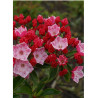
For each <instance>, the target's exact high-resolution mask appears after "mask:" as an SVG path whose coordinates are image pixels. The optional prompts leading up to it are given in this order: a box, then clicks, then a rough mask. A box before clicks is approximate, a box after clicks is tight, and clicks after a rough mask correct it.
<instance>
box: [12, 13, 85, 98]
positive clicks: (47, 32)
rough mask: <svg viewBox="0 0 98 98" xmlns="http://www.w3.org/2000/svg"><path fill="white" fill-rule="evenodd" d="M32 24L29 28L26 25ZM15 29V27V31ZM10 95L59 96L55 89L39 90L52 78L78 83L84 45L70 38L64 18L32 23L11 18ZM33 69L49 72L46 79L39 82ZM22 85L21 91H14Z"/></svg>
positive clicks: (21, 16)
mask: <svg viewBox="0 0 98 98" xmlns="http://www.w3.org/2000/svg"><path fill="white" fill-rule="evenodd" d="M31 21H32V27H29V22H31ZM17 25H18V27H17ZM13 40H14V45H13V73H14V89H15V91H14V93H15V94H18V93H25V94H29V95H30V96H32V95H33V97H34V98H35V97H37V96H45V95H51V94H59V93H60V91H58V90H55V89H50V88H48V89H45V90H44V91H42V88H43V87H44V86H45V84H46V83H48V82H50V81H52V80H53V79H55V78H56V77H58V76H59V77H64V78H65V81H69V80H70V79H72V80H73V81H74V82H76V83H78V82H79V79H81V78H82V77H83V71H82V70H83V56H84V43H82V42H81V41H80V40H78V38H73V37H72V36H71V30H70V26H68V20H67V18H64V19H62V20H61V19H60V17H59V16H57V17H55V16H51V17H48V18H43V16H41V15H38V16H37V18H36V19H33V20H32V19H31V16H27V17H26V18H25V17H24V16H23V14H20V16H17V15H15V16H14V21H13ZM36 68H39V69H41V68H48V69H50V72H49V77H48V78H44V79H42V80H40V81H39V79H38V77H37V74H36V70H35V69H36ZM21 83H24V84H23V85H22V86H21V87H18V86H19V85H20V84H21Z"/></svg>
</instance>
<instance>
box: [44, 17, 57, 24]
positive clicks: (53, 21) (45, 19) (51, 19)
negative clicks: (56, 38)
mask: <svg viewBox="0 0 98 98" xmlns="http://www.w3.org/2000/svg"><path fill="white" fill-rule="evenodd" d="M48 19H50V21H51V22H52V24H54V23H55V19H56V17H55V16H51V17H48V18H44V22H46V21H47V20H48Z"/></svg>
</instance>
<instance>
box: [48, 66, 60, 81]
mask: <svg viewBox="0 0 98 98" xmlns="http://www.w3.org/2000/svg"><path fill="white" fill-rule="evenodd" d="M57 71H58V67H57V68H50V72H49V81H51V80H53V79H54V78H55V77H56V75H57Z"/></svg>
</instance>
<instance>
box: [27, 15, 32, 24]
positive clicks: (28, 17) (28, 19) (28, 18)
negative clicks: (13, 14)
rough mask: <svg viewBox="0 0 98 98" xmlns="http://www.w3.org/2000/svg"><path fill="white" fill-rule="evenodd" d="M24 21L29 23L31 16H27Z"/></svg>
mask: <svg viewBox="0 0 98 98" xmlns="http://www.w3.org/2000/svg"><path fill="white" fill-rule="evenodd" d="M26 21H27V23H28V22H30V21H31V16H30V15H28V16H27V17H26Z"/></svg>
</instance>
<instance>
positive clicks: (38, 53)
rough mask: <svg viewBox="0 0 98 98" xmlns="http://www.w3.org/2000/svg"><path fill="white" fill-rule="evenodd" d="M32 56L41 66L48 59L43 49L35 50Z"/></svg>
mask: <svg viewBox="0 0 98 98" xmlns="http://www.w3.org/2000/svg"><path fill="white" fill-rule="evenodd" d="M33 55H34V58H35V59H36V62H37V63H39V64H42V65H43V64H44V61H45V60H46V58H47V57H48V55H47V53H46V52H45V48H44V47H41V48H36V50H35V51H34V53H33Z"/></svg>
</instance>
